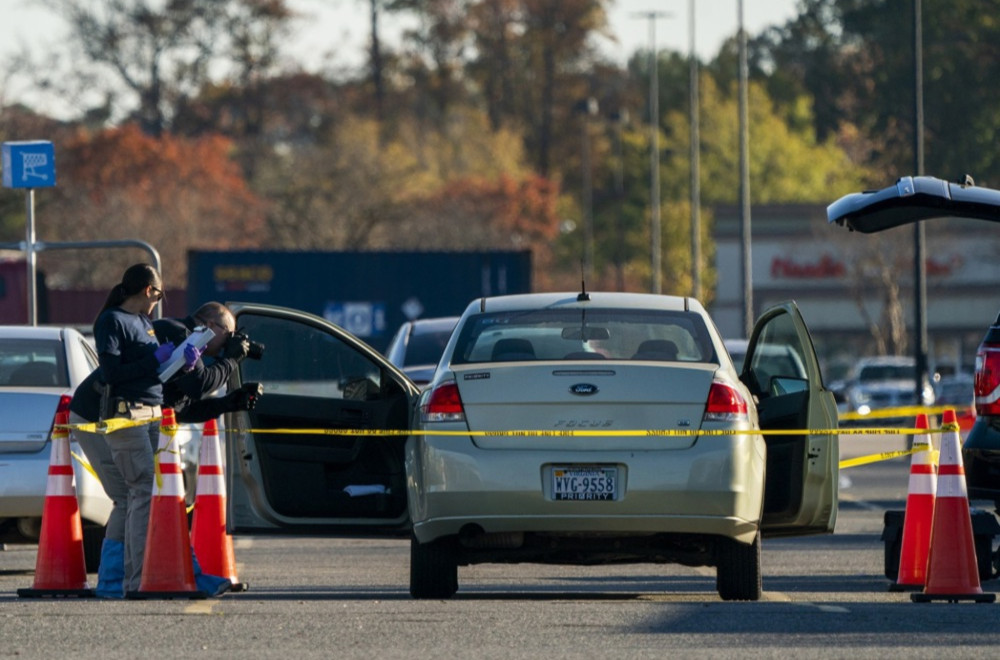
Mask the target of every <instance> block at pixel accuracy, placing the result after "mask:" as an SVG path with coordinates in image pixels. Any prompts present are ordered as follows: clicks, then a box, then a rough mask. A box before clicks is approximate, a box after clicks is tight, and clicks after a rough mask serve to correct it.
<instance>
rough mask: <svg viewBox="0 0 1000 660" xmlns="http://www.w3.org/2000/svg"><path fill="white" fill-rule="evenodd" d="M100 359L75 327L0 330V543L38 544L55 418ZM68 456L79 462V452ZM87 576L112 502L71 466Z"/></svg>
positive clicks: (76, 465)
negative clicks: (73, 455)
mask: <svg viewBox="0 0 1000 660" xmlns="http://www.w3.org/2000/svg"><path fill="white" fill-rule="evenodd" d="M96 367H97V354H96V353H95V352H94V349H93V348H91V346H90V344H89V343H88V342H87V340H86V338H85V337H84V336H83V335H82V334H80V333H79V332H77V331H76V330H74V329H72V328H56V327H34V326H0V484H2V488H0V541H3V542H6V543H37V542H38V536H39V533H40V532H41V518H42V511H43V509H44V507H45V489H46V484H47V481H48V472H49V462H50V458H51V456H50V454H51V449H52V425H53V422H54V421H55V415H56V412H57V411H68V410H69V402H70V400H71V399H72V397H73V392H74V391H75V390H76V387H77V385H78V384H79V383H80V382H81V381H83V379H84V378H86V377H87V375H89V374H90V372H91V371H93V370H94V369H95V368H96ZM71 451H72V452H73V454H75V455H76V456H79V457H82V456H83V451H82V450H81V449H80V447H79V445H77V444H75V443H71ZM73 471H74V473H75V476H76V495H77V499H79V501H80V517H81V518H82V520H83V544H84V555H85V558H86V563H87V570H88V571H96V570H97V564H98V563H99V561H100V554H101V542H102V541H103V539H104V525H105V524H106V523H107V521H108V516H109V515H111V500H110V499H109V498H108V496H107V495H106V494H105V493H104V489H103V488H102V487H101V484H100V482H99V481H98V480H97V478H96V477H94V476H93V475H91V474H90V472H88V471H87V470H86V469H85V468H83V467H82V466H81V465H80V462H79V461H78V460H77V459H74V460H73Z"/></svg>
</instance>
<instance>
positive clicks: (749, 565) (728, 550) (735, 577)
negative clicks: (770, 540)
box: [715, 534, 762, 600]
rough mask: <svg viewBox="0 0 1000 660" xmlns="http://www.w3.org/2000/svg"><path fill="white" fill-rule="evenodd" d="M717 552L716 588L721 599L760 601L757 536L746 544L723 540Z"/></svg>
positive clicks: (758, 541) (758, 537)
mask: <svg viewBox="0 0 1000 660" xmlns="http://www.w3.org/2000/svg"><path fill="white" fill-rule="evenodd" d="M716 552H717V559H716V562H717V563H716V569H715V575H716V579H715V586H716V588H717V589H718V590H719V596H720V597H721V598H722V600H760V596H761V592H762V589H761V578H760V534H757V536H755V537H754V540H753V543H751V544H749V545H747V544H745V543H740V542H739V541H735V540H733V539H722V540H721V541H720V542H719V545H718V546H717V548H716Z"/></svg>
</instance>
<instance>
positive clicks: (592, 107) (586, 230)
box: [576, 96, 598, 281]
mask: <svg viewBox="0 0 1000 660" xmlns="http://www.w3.org/2000/svg"><path fill="white" fill-rule="evenodd" d="M597 109H598V108H597V99H595V98H594V97H592V96H591V97H588V98H586V99H583V100H581V101H580V102H579V103H577V105H576V110H577V112H578V113H580V115H581V116H582V117H583V119H582V125H583V128H582V134H581V142H582V149H583V157H582V159H581V160H582V161H583V173H582V174H583V204H582V205H583V273H584V278H585V279H586V280H587V281H590V280H593V277H594V186H593V183H592V180H593V173H592V172H591V171H590V118H591V117H594V116H596V115H597Z"/></svg>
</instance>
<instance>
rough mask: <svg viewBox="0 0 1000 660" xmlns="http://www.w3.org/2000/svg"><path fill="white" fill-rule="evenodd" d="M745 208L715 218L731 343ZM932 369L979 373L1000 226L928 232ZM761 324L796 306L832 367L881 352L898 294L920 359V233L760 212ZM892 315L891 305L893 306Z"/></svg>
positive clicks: (787, 211)
mask: <svg viewBox="0 0 1000 660" xmlns="http://www.w3.org/2000/svg"><path fill="white" fill-rule="evenodd" d="M740 228H741V218H740V215H739V207H738V206H718V207H715V209H714V229H713V235H714V239H715V244H716V245H715V247H716V255H715V265H716V269H717V275H718V283H717V288H716V297H715V299H714V301H712V303H711V305H710V307H711V309H710V311H711V312H712V314H713V316H714V318H715V320H716V322H717V323H718V324H719V329H720V330H721V331H722V334H723V336H725V337H742V336H743V335H744V334H745V332H744V329H743V328H744V321H743V319H744V302H743V301H744V295H743V291H744V285H743V278H742V273H743V267H742V261H741V253H742V249H741V245H742V239H741V232H740ZM924 228H925V232H926V243H925V245H926V257H927V259H926V264H927V279H926V282H927V312H926V314H927V333H928V360H929V362H930V364H931V367H932V369H937V370H940V371H942V372H945V371H952V370H964V371H971V369H972V365H973V363H974V360H975V353H976V348H977V347H978V345H979V343H980V341H981V340H982V338H983V336H984V334H985V332H986V328H987V327H988V326H989V325H990V324H992V323H993V322H994V320H995V319H996V318H997V314H998V311H1000V224H997V223H992V222H985V221H980V220H961V219H956V218H941V219H934V220H928V221H926V222H925V223H924ZM750 235H751V243H750V244H751V249H750V261H751V272H752V282H753V285H752V291H753V317H754V319H756V318H757V317H758V316H759V315H760V314H761V312H763V311H764V310H765V309H767V308H768V307H769V306H771V305H773V304H776V303H779V302H783V301H786V300H794V301H795V302H796V303H797V305H798V307H799V309H800V310H801V312H802V316H803V317H804V319H805V321H806V324H807V325H808V327H809V329H810V331H811V332H812V335H813V341H814V343H815V345H816V350H817V353H818V354H819V355H820V359H821V360H822V361H823V362H824V364H825V365H843V364H847V363H851V362H853V361H854V360H856V359H857V358H858V357H860V356H862V355H869V354H875V353H878V352H879V351H878V344H877V343H876V341H875V339H874V337H873V332H872V330H871V329H870V326H872V325H875V326H878V327H879V328H881V329H882V330H883V331H885V330H886V326H887V325H888V323H887V321H886V317H885V315H884V311H885V308H886V303H885V301H886V300H887V291H889V290H890V289H892V288H893V287H894V286H895V287H898V292H897V298H898V300H899V301H900V303H901V305H902V321H903V322H905V325H906V329H907V332H906V337H907V340H908V342H909V343H908V344H907V347H906V350H905V351H904V354H910V355H912V354H913V340H914V339H913V338H914V334H913V327H914V291H913V281H914V272H913V270H914V269H913V254H914V245H915V239H914V229H913V226H912V225H908V226H903V227H898V228H895V229H890V230H887V231H885V232H881V233H879V234H861V233H858V232H851V231H848V230H847V229H845V228H844V227H841V226H839V225H832V224H829V223H828V222H827V219H826V207H825V206H821V205H805V204H791V205H757V206H754V207H753V209H752V212H751V219H750ZM890 307H891V306H890Z"/></svg>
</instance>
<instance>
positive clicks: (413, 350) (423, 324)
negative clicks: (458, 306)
mask: <svg viewBox="0 0 1000 660" xmlns="http://www.w3.org/2000/svg"><path fill="white" fill-rule="evenodd" d="M457 323H458V317H457V316H443V317H440V318H427V319H415V320H413V321H407V322H406V323H404V324H403V325H401V326H399V330H397V331H396V334H395V335H393V337H392V340H391V341H390V342H389V346H388V347H387V348H386V349H385V356H386V357H387V358H389V362H392V363H393V364H394V365H396V366H397V367H399V368H401V369H402V370H403V373H405V374H406V375H407V376H409V378H410V380H412V381H413V382H414V383H416V384H417V385H426V384H427V383H428V382H430V379H431V377H432V376H433V375H434V370H435V369H437V365H438V361H439V360H440V359H441V354H442V353H444V347H445V346H447V345H448V340H449V339H450V338H451V333H452V331H453V330H454V329H455V324H457Z"/></svg>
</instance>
